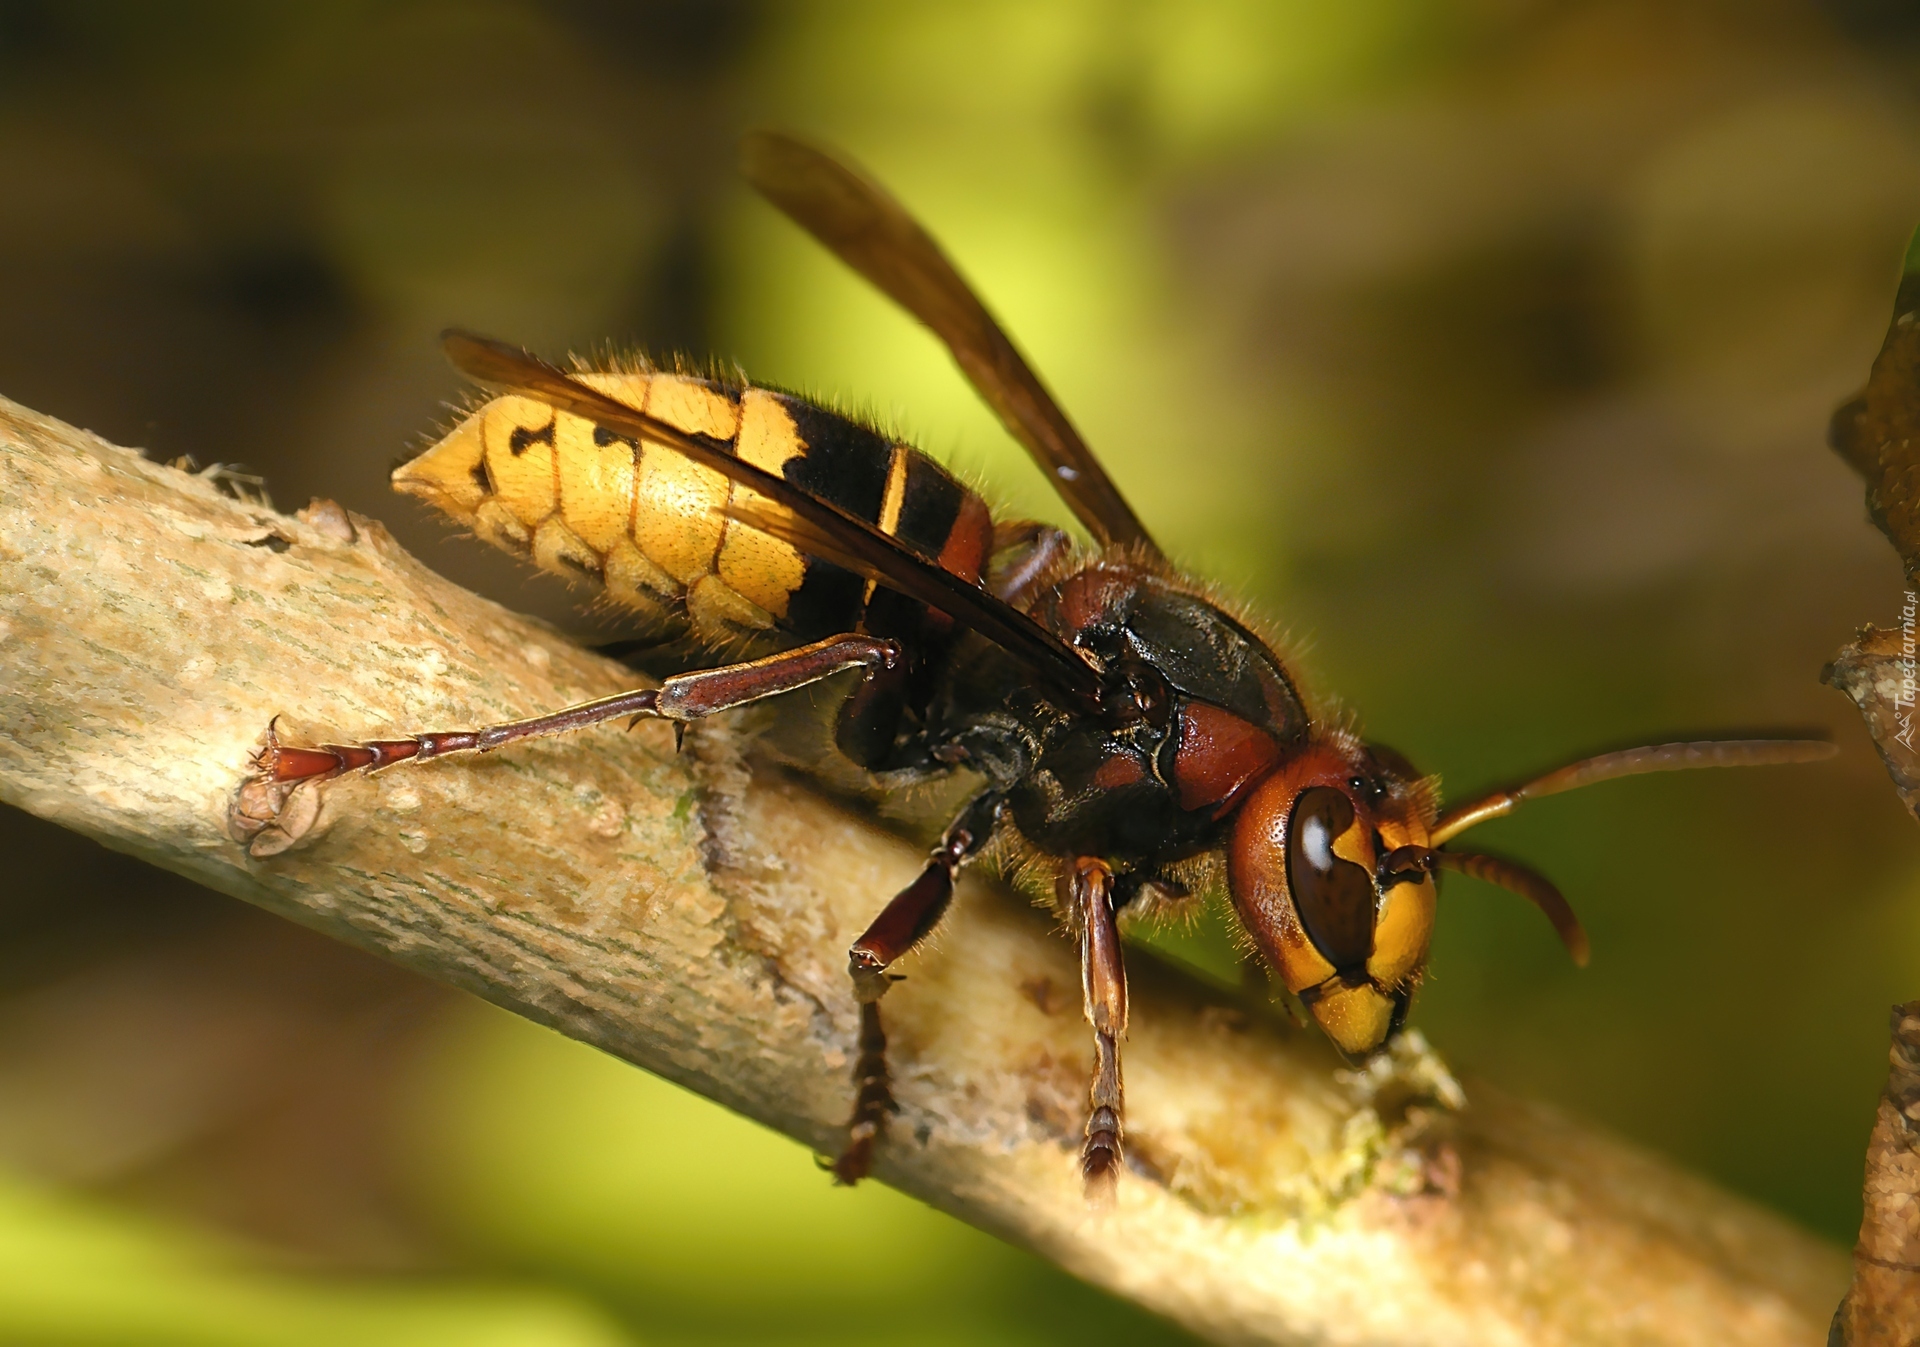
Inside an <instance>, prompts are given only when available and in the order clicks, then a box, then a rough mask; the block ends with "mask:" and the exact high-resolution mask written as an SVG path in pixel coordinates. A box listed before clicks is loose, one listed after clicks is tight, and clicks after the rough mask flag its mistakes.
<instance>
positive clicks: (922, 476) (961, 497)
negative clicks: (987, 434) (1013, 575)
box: [893, 452, 967, 560]
mask: <svg viewBox="0 0 1920 1347" xmlns="http://www.w3.org/2000/svg"><path fill="white" fill-rule="evenodd" d="M966 498H967V489H966V488H965V487H963V486H961V485H960V483H958V482H956V481H954V480H953V478H951V477H949V476H948V475H947V472H946V470H945V469H944V468H942V467H941V466H940V465H939V464H937V463H935V462H934V461H933V460H932V459H930V458H928V457H927V456H926V455H925V454H919V453H912V452H909V453H908V455H907V486H906V491H905V493H904V494H903V495H902V497H901V500H900V520H899V522H898V523H897V524H895V525H894V529H893V536H894V537H896V538H898V539H899V540H900V541H901V542H903V543H905V544H906V545H907V546H908V547H910V548H912V549H913V550H914V551H916V552H918V553H919V554H920V555H921V556H923V557H926V558H928V559H929V560H931V559H934V558H937V557H938V556H939V555H940V553H941V552H942V551H943V550H945V548H946V545H947V538H948V535H950V534H951V533H952V532H953V521H954V520H956V519H958V518H959V517H960V506H961V503H962V502H964V501H965V500H966Z"/></svg>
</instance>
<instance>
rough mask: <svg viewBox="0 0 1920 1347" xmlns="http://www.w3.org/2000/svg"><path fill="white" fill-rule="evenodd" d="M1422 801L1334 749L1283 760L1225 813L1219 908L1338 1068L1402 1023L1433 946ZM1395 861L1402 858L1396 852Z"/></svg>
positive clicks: (1357, 755)
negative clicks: (1228, 836)
mask: <svg viewBox="0 0 1920 1347" xmlns="http://www.w3.org/2000/svg"><path fill="white" fill-rule="evenodd" d="M1434 813H1435V808H1434V799H1433V792H1432V791H1431V790H1430V789H1429V788H1428V787H1427V786H1426V785H1425V783H1423V782H1422V781H1421V780H1420V778H1419V776H1418V775H1417V774H1416V773H1415V772H1414V771H1413V769H1412V768H1411V767H1410V766H1408V764H1407V763H1406V761H1405V760H1404V759H1402V758H1401V757H1400V756H1399V755H1398V754H1396V753H1393V752H1391V751H1389V750H1384V749H1374V748H1368V747H1366V746H1364V745H1361V744H1358V743H1355V742H1352V741H1350V740H1348V739H1346V738H1345V737H1344V736H1342V737H1340V738H1335V739H1328V740H1323V741H1321V742H1317V743H1315V744H1312V745H1311V746H1309V747H1308V748H1306V749H1305V750H1304V751H1302V752H1300V753H1298V754H1296V755H1289V757H1288V759H1287V760H1286V761H1284V762H1282V763H1281V764H1280V765H1279V766H1278V767H1277V768H1276V770H1275V771H1274V772H1273V773H1272V774H1271V775H1269V776H1267V777H1266V778H1265V779H1264V780H1263V781H1261V782H1260V783H1259V784H1258V785H1257V786H1256V787H1254V789H1253V790H1252V791H1250V792H1249V793H1248V795H1247V797H1246V799H1245V801H1244V803H1242V804H1241V805H1240V807H1239V809H1238V810H1237V811H1236V813H1235V818H1234V826H1233V833H1232V840H1231V842H1230V844H1229V849H1228V853H1227V858H1228V874H1229V877H1230V880H1231V884H1232V892H1233V905H1234V909H1235V911H1236V912H1237V913H1238V914H1239V917H1240V921H1241V924H1242V925H1244V926H1245V927H1246V929H1247V932H1248V934H1249V935H1251V936H1252V937H1253V941H1254V943H1255V944H1256V945H1257V946H1259V948H1260V951H1261V953H1262V954H1263V955H1265V957H1266V959H1267V961H1268V963H1269V964H1270V965H1271V966H1272V967H1273V969H1274V970H1275V971H1276V972H1277V973H1278V974H1279V975H1280V979H1281V981H1282V982H1284V983H1285V984H1286V987H1287V990H1288V991H1290V992H1292V993H1293V994H1294V995H1296V996H1298V997H1299V998H1300V1000H1301V1002H1302V1003H1303V1004H1304V1005H1305V1006H1306V1008H1307V1012H1308V1013H1309V1014H1310V1015H1312V1016H1313V1018H1314V1020H1315V1021H1316V1022H1317V1023H1318V1024H1319V1025H1320V1027H1321V1028H1322V1029H1324V1030H1326V1032H1327V1036H1328V1037H1329V1038H1331V1039H1332V1040H1333V1041H1334V1044H1335V1045H1336V1046H1337V1047H1338V1048H1339V1049H1340V1050H1341V1052H1343V1053H1345V1054H1346V1055H1347V1056H1349V1057H1356V1058H1357V1057H1364V1056H1366V1055H1367V1054H1369V1053H1371V1052H1373V1051H1374V1050H1375V1049H1376V1048H1379V1047H1380V1046H1381V1045H1382V1044H1383V1043H1385V1042H1386V1041H1387V1039H1388V1038H1390V1037H1391V1036H1392V1035H1393V1032H1394V1031H1395V1030H1396V1029H1398V1028H1399V1027H1400V1023H1401V1021H1402V1020H1404V1019H1405V1018H1406V1013H1407V1005H1408V1003H1409V1001H1410V1000H1411V999H1412V996H1413V989H1414V985H1415V984H1416V983H1417V982H1418V981H1419V979H1420V973H1421V971H1422V969H1424V968H1425V967H1426V962H1427V945H1428V942H1429V941H1430V939H1431V938H1432V935H1433V913H1434V883H1433V875H1432V873H1431V868H1430V866H1429V865H1427V864H1426V863H1425V862H1424V859H1422V860H1413V859H1411V858H1414V857H1420V858H1424V857H1425V856H1426V855H1427V854H1428V847H1429V845H1430V839H1431V831H1432V827H1433V821H1434ZM1402 848H1408V850H1405V851H1403V850H1402Z"/></svg>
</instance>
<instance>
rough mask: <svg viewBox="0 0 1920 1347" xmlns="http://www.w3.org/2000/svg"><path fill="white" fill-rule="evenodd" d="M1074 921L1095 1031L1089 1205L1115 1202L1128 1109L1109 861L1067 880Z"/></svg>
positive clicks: (1083, 1154)
mask: <svg viewBox="0 0 1920 1347" xmlns="http://www.w3.org/2000/svg"><path fill="white" fill-rule="evenodd" d="M1067 887H1068V890H1069V894H1068V896H1069V898H1070V900H1071V901H1072V903H1073V916H1074V921H1075V922H1076V924H1077V925H1078V926H1079V927H1080V991H1081V998H1082V1006H1083V1009H1084V1010H1085V1012H1086V1016H1087V1023H1088V1024H1090V1025H1092V1026H1093V1054H1094V1056H1093V1085H1092V1088H1091V1089H1090V1090H1089V1091H1088V1097H1087V1140H1086V1145H1085V1146H1084V1147H1082V1149H1081V1151H1080V1173H1081V1177H1082V1178H1083V1179H1084V1180H1085V1182H1086V1190H1087V1200H1088V1201H1089V1202H1093V1203H1096V1204H1104V1203H1106V1202H1110V1201H1112V1199H1113V1192H1114V1187H1115V1185H1116V1184H1117V1182H1118V1181H1119V1177H1120V1163H1121V1159H1122V1154H1123V1153H1122V1150H1121V1138H1122V1136H1123V1135H1124V1134H1125V1132H1124V1128H1123V1126H1122V1117H1123V1108H1122V1104H1121V1084H1120V1040H1121V1039H1123V1038H1125V1037H1126V1036H1127V966H1126V964H1125V962H1124V961H1123V960H1122V959H1121V955H1120V927H1119V924H1118V923H1117V922H1116V920H1115V915H1114V901H1113V899H1114V884H1113V871H1112V870H1111V869H1109V868H1108V866H1107V863H1106V862H1105V861H1102V860H1100V859H1099V858H1097V857H1094V856H1082V857H1081V858H1080V859H1078V860H1076V861H1075V862H1074V863H1073V869H1072V871H1071V872H1069V874H1068V875H1067Z"/></svg>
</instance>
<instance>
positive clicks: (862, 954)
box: [833, 791, 1001, 1184]
mask: <svg viewBox="0 0 1920 1347" xmlns="http://www.w3.org/2000/svg"><path fill="white" fill-rule="evenodd" d="M1000 804H1001V801H1000V796H999V794H998V793H996V792H993V791H988V792H987V793H986V794H984V795H981V796H979V797H978V798H976V799H975V800H974V801H973V803H971V804H969V805H968V806H967V807H966V809H965V810H964V811H962V813H961V815H960V817H959V818H957V819H955V820H954V821H953V823H952V825H951V826H950V827H948V829H947V831H946V833H945V835H943V836H942V837H941V839H940V843H939V845H938V846H936V847H934V849H933V854H932V855H931V856H929V857H928V858H927V865H926V868H925V869H924V870H922V871H921V872H920V877H919V878H918V879H916V880H914V881H913V883H911V884H909V885H907V887H906V888H904V889H902V890H900V892H899V893H898V894H896V895H895V896H894V898H893V901H892V902H890V903H888V904H887V905H886V907H885V908H884V909H882V910H881V913H880V915H879V916H877V917H875V918H874V919H873V924H872V925H871V926H869V927H867V929H866V933H865V934H863V935H862V936H861V937H860V938H859V939H858V940H856V941H854V942H853V948H852V949H850V950H848V951H847V971H848V973H849V974H850V975H851V976H852V978H853V997H854V1000H856V1001H858V1002H859V1003H860V1055H859V1058H858V1059H857V1060H856V1061H855V1063H854V1067H853V1084H854V1100H853V1116H852V1117H851V1118H849V1119H848V1120H847V1145H846V1149H845V1150H843V1151H841V1152H840V1158H839V1159H838V1160H836V1161H834V1164H833V1174H834V1177H835V1178H836V1179H838V1180H839V1181H840V1182H841V1183H848V1184H851V1183H858V1182H859V1181H860V1180H861V1179H863V1178H865V1177H866V1175H867V1170H868V1169H869V1168H871V1166H872V1164H873V1147H874V1143H875V1142H876V1141H877V1140H878V1139H879V1137H880V1129H881V1127H882V1126H883V1125H884V1123H885V1122H886V1117H887V1115H888V1114H889V1113H892V1112H893V1111H894V1110H895V1108H896V1107H897V1106H896V1105H895V1103H894V1101H893V1081H892V1077H891V1076H890V1075H889V1074H888V1071H887V1031H886V1029H885V1027H884V1026H883V1025H882V1024H881V1023H880V998H881V997H882V996H884V995H886V992H887V988H888V987H890V986H892V985H893V977H892V976H891V975H890V974H889V973H888V972H887V968H888V967H889V966H890V965H891V964H892V963H893V962H894V961H895V960H897V959H899V958H900V957H901V956H902V955H903V954H905V953H906V952H907V951H908V950H910V949H912V948H913V947H914V946H915V945H917V944H919V943H920V941H922V940H923V939H925V938H926V936H927V934H928V933H929V932H931V931H932V930H933V928H934V927H935V926H937V925H939V924H940V918H941V917H943V916H944V915H946V911H947V904H948V903H949V902H951V901H952V899H953V877H954V875H955V874H957V873H958V872H959V869H960V867H961V866H962V865H963V864H965V863H966V861H967V860H968V859H970V858H971V857H972V856H974V855H975V854H976V853H977V852H978V851H979V850H980V848H981V847H983V846H985V845H986V844H987V839H988V838H989V837H991V836H992V835H993V828H994V824H995V823H996V822H998V820H999V817H1000Z"/></svg>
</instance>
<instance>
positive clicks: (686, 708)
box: [253, 634, 901, 783]
mask: <svg viewBox="0 0 1920 1347" xmlns="http://www.w3.org/2000/svg"><path fill="white" fill-rule="evenodd" d="M900 658H901V654H900V647H899V646H897V645H895V644H894V643H893V642H892V641H882V640H877V639H875V638H874V637H872V636H862V635H857V634H854V635H846V636H830V637H828V638H827V639H826V640H824V641H815V642H814V643H813V644H812V645H803V646H801V647H799V648H798V649H796V650H787V651H783V652H781V653H780V654H778V655H769V656H768V657H767V658H765V659H757V660H752V661H749V662H747V663H745V664H729V665H727V666H725V667H724V668H719V669H706V670H702V671H701V672H699V673H688V674H679V675H676V676H675V677H673V678H669V679H667V680H666V681H665V682H663V683H662V684H661V685H660V686H659V687H657V688H640V689H637V690H635V691H633V692H621V693H616V694H615V695H613V696H611V697H602V698H600V699H599V700H598V701H591V702H581V703H580V704H579V705H578V706H569V707H567V708H566V709H565V710H561V711H554V712H552V713H550V714H548V715H544V716H534V717H532V718H530V719H527V720H512V721H507V722H505V723H504V724H499V725H487V726H484V727H482V728H480V729H477V730H434V731H429V732H427V733H424V734H416V735H414V736H412V737H411V738H407V739H378V740H371V741H369V742H367V743H361V744H322V745H321V746H320V747H318V748H296V747H292V746H289V745H286V744H282V743H281V742H280V741H279V739H278V738H276V737H275V736H274V733H273V729H272V727H271V726H269V727H268V729H267V746H266V747H265V748H264V749H262V750H261V751H260V752H259V753H258V754H256V755H255V756H254V760H253V761H254V767H255V769H256V770H257V771H258V772H259V773H260V775H261V777H263V778H264V779H266V780H268V781H271V782H275V783H287V782H300V781H316V780H325V779H327V778H328V777H335V776H339V775H341V774H342V773H345V772H358V771H372V770H375V769H377V768H381V767H389V766H392V765H393V764H394V763H397V762H406V761H409V760H416V761H422V762H424V761H425V760H426V759H428V758H438V757H442V756H444V755H446V754H448V753H486V752H489V751H490V750H492V749H496V748H499V747H501V746H502V745H505V744H510V743H513V742H515V741H516V740H519V739H536V738H541V737H544V736H547V735H553V734H564V733H566V732H567V731H568V730H578V729H584V728H586V727H587V726H589V725H599V724H602V723H603V722H605V721H609V720H625V719H629V718H648V719H660V720H670V721H672V722H673V728H674V733H675V735H676V736H677V735H679V734H680V733H681V732H682V731H683V730H684V728H685V726H686V725H687V723H688V722H689V721H694V720H698V719H700V718H701V717H702V716H710V715H713V714H714V713H715V712H718V711H727V710H731V709H732V708H734V707H736V706H745V705H746V704H747V703H748V702H757V701H759V700H760V699H761V698H763V697H775V696H778V695H779V694H781V693H783V692H792V691H793V690H794V689H796V688H803V687H806V686H807V685H808V684H809V683H817V682H819V681H820V680H821V679H823V678H830V677H832V676H833V675H834V674H837V673H839V672H841V671H842V670H843V669H855V668H864V669H866V670H867V671H868V672H869V673H870V674H871V673H873V672H876V671H882V670H888V669H892V668H893V667H894V666H895V665H896V664H898V663H899V661H900Z"/></svg>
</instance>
